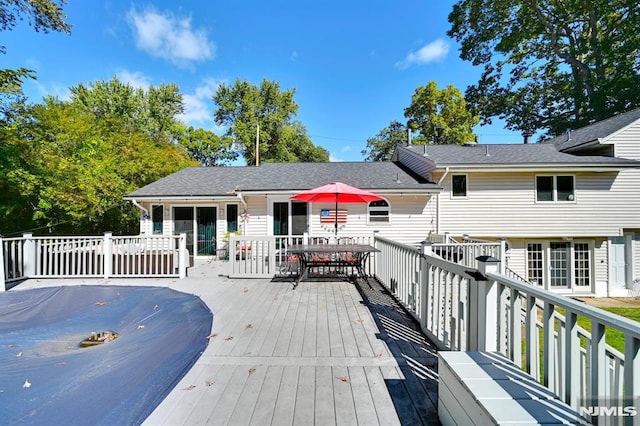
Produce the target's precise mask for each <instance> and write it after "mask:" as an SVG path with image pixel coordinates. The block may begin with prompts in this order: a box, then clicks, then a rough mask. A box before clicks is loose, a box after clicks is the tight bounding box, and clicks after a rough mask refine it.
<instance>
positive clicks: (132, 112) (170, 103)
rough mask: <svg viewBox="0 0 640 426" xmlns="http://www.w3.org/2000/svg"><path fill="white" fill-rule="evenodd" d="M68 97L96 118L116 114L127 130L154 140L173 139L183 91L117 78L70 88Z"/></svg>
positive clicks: (174, 87) (168, 86) (171, 87)
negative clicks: (134, 86) (140, 132)
mask: <svg viewBox="0 0 640 426" xmlns="http://www.w3.org/2000/svg"><path fill="white" fill-rule="evenodd" d="M70 90H71V100H72V101H73V102H76V103H78V104H79V105H82V106H84V107H85V108H86V109H87V110H88V111H90V112H92V113H93V114H95V115H96V116H98V117H104V116H108V115H112V116H115V117H119V118H120V119H121V120H122V121H123V122H124V123H125V124H126V126H127V128H130V129H136V130H140V131H143V132H145V133H146V134H148V135H149V136H151V137H153V138H154V139H167V138H174V137H175V135H174V133H175V129H176V127H177V126H178V123H179V122H178V119H177V116H178V114H182V113H183V112H184V105H183V103H182V94H180V91H179V89H178V86H177V85H175V84H167V85H161V86H159V87H154V86H149V87H148V88H147V89H146V90H144V89H142V88H137V89H136V88H133V87H132V86H130V85H129V84H126V83H123V82H121V81H120V80H119V79H118V78H117V77H113V78H112V79H111V80H110V81H96V82H92V83H89V86H88V87H87V86H85V85H83V84H82V83H81V84H79V85H78V86H75V87H72V88H71V89H70Z"/></svg>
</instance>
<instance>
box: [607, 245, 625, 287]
mask: <svg viewBox="0 0 640 426" xmlns="http://www.w3.org/2000/svg"><path fill="white" fill-rule="evenodd" d="M626 285H627V261H626V250H625V238H624V237H612V238H611V239H610V240H609V288H610V290H611V292H612V293H615V292H616V290H621V289H624V288H625V287H626Z"/></svg>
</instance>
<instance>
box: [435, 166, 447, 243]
mask: <svg viewBox="0 0 640 426" xmlns="http://www.w3.org/2000/svg"><path fill="white" fill-rule="evenodd" d="M448 174H449V166H447V167H445V168H444V174H443V175H442V176H441V177H440V179H439V180H438V183H437V185H438V186H439V187H440V188H442V182H444V179H445V178H446V177H447V175H448ZM440 195H442V191H441V192H439V193H438V195H437V197H438V198H437V199H436V234H438V235H439V234H440Z"/></svg>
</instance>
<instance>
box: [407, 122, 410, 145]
mask: <svg viewBox="0 0 640 426" xmlns="http://www.w3.org/2000/svg"><path fill="white" fill-rule="evenodd" d="M407 146H411V128H410V127H409V126H407Z"/></svg>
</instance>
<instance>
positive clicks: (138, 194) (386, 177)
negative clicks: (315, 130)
mask: <svg viewBox="0 0 640 426" xmlns="http://www.w3.org/2000/svg"><path fill="white" fill-rule="evenodd" d="M331 181H338V182H344V183H348V184H350V185H352V186H356V187H358V188H360V189H365V190H368V191H371V192H374V193H376V194H377V195H379V196H381V197H383V198H384V200H383V201H376V202H373V203H369V204H354V203H349V204H340V205H339V206H338V211H339V213H340V216H341V220H340V223H339V229H338V233H339V234H341V235H345V236H347V235H348V236H354V237H358V236H368V237H370V236H372V235H373V233H374V231H377V232H378V233H379V235H381V236H387V237H389V238H394V239H396V240H398V241H402V242H407V243H409V242H411V243H415V242H419V241H421V240H424V239H425V238H426V236H427V233H428V230H429V229H431V228H432V225H431V223H432V222H433V221H435V213H436V212H435V211H431V210H429V208H431V206H433V205H434V204H433V203H429V200H430V199H431V197H433V196H434V195H435V194H438V193H439V192H440V191H441V188H440V187H439V186H438V185H437V184H435V183H433V182H431V181H430V180H429V179H428V177H423V176H420V175H419V174H416V173H414V172H412V171H411V170H410V169H408V168H407V167H405V166H403V165H402V164H400V163H397V162H375V163H363V162H344V163H264V164H262V165H260V166H246V167H191V168H186V169H183V170H181V171H179V172H177V173H174V174H172V175H170V176H167V177H165V178H163V179H160V180H158V181H156V182H154V183H151V184H150V185H147V186H145V187H143V188H140V189H138V190H137V191H134V192H132V193H130V194H128V195H127V196H126V197H125V199H128V200H131V201H132V202H133V203H134V204H135V205H137V206H139V207H140V208H141V210H142V219H141V222H140V231H141V233H142V234H145V235H153V234H157V235H173V234H175V233H180V232H186V233H187V239H188V249H189V250H190V252H191V253H192V254H194V255H195V256H204V257H206V256H211V255H214V254H216V252H217V250H219V249H221V248H222V247H223V246H224V237H225V234H227V233H228V232H240V233H242V234H244V235H252V236H262V235H278V236H290V237H295V236H302V235H303V234H304V233H308V234H309V235H314V236H331V235H334V232H335V229H334V226H335V225H334V221H332V220H326V218H327V217H333V216H332V214H334V213H335V204H331V203H328V204H318V203H313V204H310V203H306V202H299V201H293V200H291V199H290V197H291V196H293V195H294V194H296V193H298V192H300V191H303V190H308V189H312V188H315V187H319V186H322V185H325V184H327V183H329V182H331ZM344 213H346V215H345V214H344Z"/></svg>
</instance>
